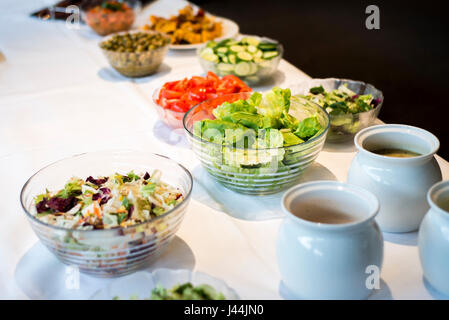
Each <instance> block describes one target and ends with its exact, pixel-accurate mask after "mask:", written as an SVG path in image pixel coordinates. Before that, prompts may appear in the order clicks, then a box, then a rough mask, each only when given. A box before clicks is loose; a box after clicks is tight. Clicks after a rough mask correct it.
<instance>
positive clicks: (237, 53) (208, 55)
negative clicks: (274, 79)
mask: <svg viewBox="0 0 449 320" xmlns="http://www.w3.org/2000/svg"><path fill="white" fill-rule="evenodd" d="M283 53H284V48H283V46H282V45H281V44H280V43H278V42H277V41H275V40H272V39H269V38H263V37H257V36H242V37H240V38H236V39H234V38H228V39H224V40H221V41H219V42H216V41H209V42H208V43H207V44H206V45H205V46H204V47H202V48H199V49H198V51H197V54H198V57H199V60H200V64H201V66H202V67H203V69H204V70H205V71H206V72H207V71H212V72H214V73H216V74H218V75H219V76H222V77H223V76H226V75H229V74H232V75H235V76H237V77H239V78H240V79H242V80H243V81H245V82H246V83H247V84H250V85H256V84H259V83H260V82H262V81H264V80H265V79H267V78H269V77H270V76H271V75H272V74H273V73H274V72H275V71H276V70H277V67H278V65H279V62H280V61H281V59H282V55H283Z"/></svg>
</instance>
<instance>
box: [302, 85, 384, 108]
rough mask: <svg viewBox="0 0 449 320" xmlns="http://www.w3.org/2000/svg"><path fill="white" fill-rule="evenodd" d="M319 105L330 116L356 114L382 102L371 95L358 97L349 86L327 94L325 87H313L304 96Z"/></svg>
mask: <svg viewBox="0 0 449 320" xmlns="http://www.w3.org/2000/svg"><path fill="white" fill-rule="evenodd" d="M302 97H303V98H305V99H308V100H310V101H313V102H315V103H318V104H319V105H320V106H321V107H323V109H325V110H326V111H327V112H328V113H329V114H330V115H344V114H356V113H360V112H365V111H369V110H371V109H373V108H375V107H376V106H377V105H378V104H379V102H380V101H377V100H375V99H373V96H372V95H371V94H367V95H358V94H356V93H355V92H354V91H352V90H350V89H349V88H348V86H347V84H344V85H341V86H340V87H339V88H338V89H335V90H332V91H331V92H326V91H325V90H324V88H323V86H318V87H313V88H311V89H310V90H309V94H307V95H303V96H302Z"/></svg>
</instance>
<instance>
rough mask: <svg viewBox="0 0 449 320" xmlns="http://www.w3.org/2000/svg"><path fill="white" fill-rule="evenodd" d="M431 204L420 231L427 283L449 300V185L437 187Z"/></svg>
mask: <svg viewBox="0 0 449 320" xmlns="http://www.w3.org/2000/svg"><path fill="white" fill-rule="evenodd" d="M427 200H428V201H429V204H430V210H429V212H428V213H427V215H426V216H425V217H424V220H423V222H422V223H421V226H420V228H419V237H418V247H419V257H420V259H421V265H422V268H423V272H424V277H425V278H426V279H427V281H428V282H429V283H430V284H431V285H432V286H433V287H434V288H436V289H437V290H439V291H441V292H442V293H444V294H446V295H448V296H449V212H448V210H449V208H448V206H449V181H442V182H440V183H437V184H436V185H434V186H433V187H432V188H431V189H430V190H429V193H428V194H427ZM443 207H444V208H443Z"/></svg>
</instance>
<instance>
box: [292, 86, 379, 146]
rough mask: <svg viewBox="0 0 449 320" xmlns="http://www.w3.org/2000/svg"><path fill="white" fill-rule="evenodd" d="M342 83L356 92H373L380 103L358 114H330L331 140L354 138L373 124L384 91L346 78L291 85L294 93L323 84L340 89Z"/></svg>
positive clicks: (327, 87) (305, 91)
mask: <svg viewBox="0 0 449 320" xmlns="http://www.w3.org/2000/svg"><path fill="white" fill-rule="evenodd" d="M342 84H347V85H348V88H349V89H351V90H352V91H354V92H355V93H357V94H359V95H362V94H371V95H373V98H374V99H379V100H380V103H379V104H378V105H377V106H376V107H375V108H373V109H371V110H369V111H366V112H360V113H356V114H351V113H350V114H343V115H329V117H330V121H331V124H330V129H329V134H328V135H327V141H329V142H334V143H335V142H336V143H338V142H345V141H348V140H352V139H353V138H354V136H355V135H356V134H357V132H359V131H360V130H362V129H364V128H366V127H369V126H371V125H372V124H373V123H374V121H375V120H376V118H377V116H378V115H379V112H380V108H381V107H382V104H383V102H384V96H383V93H382V91H380V90H378V89H376V88H375V87H374V86H373V85H371V84H368V83H365V82H362V81H354V80H346V79H335V78H327V79H312V80H307V81H304V82H301V83H299V84H297V85H294V86H291V90H292V94H308V93H309V90H310V88H313V87H317V86H320V85H322V86H323V88H324V89H325V90H326V91H332V90H335V89H338V87H340V86H341V85H342Z"/></svg>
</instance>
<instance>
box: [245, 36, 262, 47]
mask: <svg viewBox="0 0 449 320" xmlns="http://www.w3.org/2000/svg"><path fill="white" fill-rule="evenodd" d="M242 42H246V43H247V44H249V45H252V46H255V47H257V46H258V45H259V43H260V40H259V39H257V38H255V37H245V38H243V39H242Z"/></svg>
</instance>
